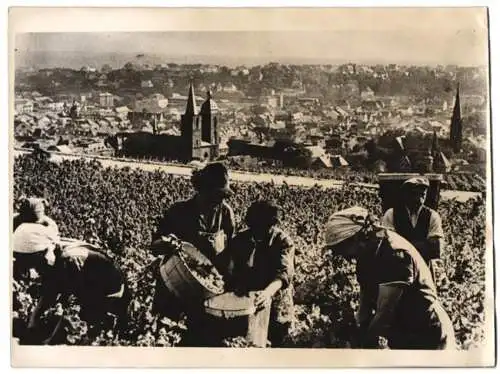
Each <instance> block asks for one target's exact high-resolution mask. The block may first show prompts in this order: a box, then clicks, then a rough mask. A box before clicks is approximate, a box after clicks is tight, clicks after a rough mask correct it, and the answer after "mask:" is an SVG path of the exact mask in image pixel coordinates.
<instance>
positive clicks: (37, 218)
mask: <svg viewBox="0 0 500 374" xmlns="http://www.w3.org/2000/svg"><path fill="white" fill-rule="evenodd" d="M47 206H48V202H47V200H46V199H42V198H37V197H29V198H27V197H21V198H20V199H19V211H18V212H17V213H16V214H14V222H13V226H14V227H13V229H14V230H16V229H17V227H18V226H19V225H20V224H22V223H25V222H26V223H28V222H31V223H40V224H42V225H44V226H51V227H53V228H54V229H55V230H57V224H56V223H55V222H54V220H53V219H51V218H50V217H48V216H47V215H46V214H45V209H46V208H47Z"/></svg>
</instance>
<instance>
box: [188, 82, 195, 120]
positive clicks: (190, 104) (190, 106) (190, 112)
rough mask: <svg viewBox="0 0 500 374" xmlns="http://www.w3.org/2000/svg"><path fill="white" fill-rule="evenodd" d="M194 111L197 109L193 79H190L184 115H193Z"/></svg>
mask: <svg viewBox="0 0 500 374" xmlns="http://www.w3.org/2000/svg"><path fill="white" fill-rule="evenodd" d="M196 111H197V107H196V98H195V96H194V87H193V80H191V81H190V82H189V93H188V98H187V103H186V112H185V115H188V116H194V115H195V114H196Z"/></svg>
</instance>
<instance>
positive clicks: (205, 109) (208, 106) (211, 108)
mask: <svg viewBox="0 0 500 374" xmlns="http://www.w3.org/2000/svg"><path fill="white" fill-rule="evenodd" d="M218 111H219V107H218V106H217V103H216V102H215V101H214V99H212V95H211V93H210V91H209V92H207V99H206V100H205V102H204V103H203V104H201V108H200V114H204V113H216V112H218Z"/></svg>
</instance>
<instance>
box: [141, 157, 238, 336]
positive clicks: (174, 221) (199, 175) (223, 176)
mask: <svg viewBox="0 0 500 374" xmlns="http://www.w3.org/2000/svg"><path fill="white" fill-rule="evenodd" d="M191 182H192V184H193V187H194V189H195V191H196V193H195V195H194V196H193V197H192V198H190V199H188V200H185V201H180V202H177V203H175V204H173V205H172V206H171V207H170V208H169V209H168V210H167V212H166V213H165V215H164V216H163V218H162V219H161V220H160V222H159V224H158V227H157V230H156V232H154V233H153V243H152V245H151V249H152V252H153V254H154V255H157V256H162V257H163V258H164V259H166V258H168V257H169V256H171V254H172V253H173V251H174V250H175V249H176V247H175V245H174V246H172V241H169V240H168V236H171V235H173V236H175V237H177V238H178V239H180V240H182V241H184V242H188V243H191V244H192V245H194V246H195V247H196V248H197V249H198V250H199V251H200V252H202V253H203V254H204V255H205V256H206V257H207V258H208V259H209V260H211V261H212V262H214V263H215V262H217V260H216V258H217V257H218V256H219V255H220V254H221V253H222V251H223V250H224V249H225V248H226V246H227V243H228V241H229V239H231V238H232V237H233V233H234V229H235V221H234V213H233V210H232V208H231V207H230V206H229V204H227V202H226V201H225V200H226V198H228V197H229V196H230V195H231V194H232V190H231V188H230V186H229V173H228V170H227V168H226V167H225V166H224V165H223V164H222V163H210V164H208V165H206V166H204V167H203V168H201V169H198V170H195V171H194V172H193V175H192V178H191ZM156 277H157V280H156V289H155V297H154V301H153V312H154V313H155V314H157V315H162V316H167V317H171V318H177V317H178V316H179V315H180V313H182V312H185V310H184V309H185V308H186V305H185V304H186V302H189V300H179V299H178V298H177V297H176V296H175V295H173V294H172V293H171V292H170V291H169V290H168V289H167V288H166V286H165V284H164V280H163V279H162V278H161V274H160V272H159V271H158V273H157V274H156ZM189 308H191V306H189ZM193 320H195V323H197V322H198V320H200V318H198V317H195V318H194V319H193ZM187 334H188V335H190V336H187V337H185V338H184V341H183V343H184V344H186V345H198V346H203V345H206V344H210V342H205V341H202V338H205V337H202V336H196V328H195V327H193V328H192V329H191V331H189V330H188V332H187ZM191 335H192V336H191Z"/></svg>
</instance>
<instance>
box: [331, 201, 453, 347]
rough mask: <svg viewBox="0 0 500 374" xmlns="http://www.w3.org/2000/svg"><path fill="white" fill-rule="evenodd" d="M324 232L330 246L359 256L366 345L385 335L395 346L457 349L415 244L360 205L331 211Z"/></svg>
mask: <svg viewBox="0 0 500 374" xmlns="http://www.w3.org/2000/svg"><path fill="white" fill-rule="evenodd" d="M325 231H326V232H325V238H326V248H327V249H328V250H331V251H332V252H333V253H334V254H336V255H340V256H343V257H344V258H347V259H355V260H356V268H357V269H356V273H357V279H358V282H359V284H360V307H359V311H358V313H357V320H358V324H359V327H360V332H361V336H362V339H361V341H362V346H363V347H365V348H376V347H378V343H377V340H378V338H379V337H380V336H382V337H385V338H386V339H387V340H388V345H389V347H390V348H391V349H434V350H436V349H454V348H455V335H454V332H453V325H452V323H451V321H450V318H449V317H448V315H447V314H446V312H445V311H444V309H443V307H442V306H441V305H440V303H439V302H438V298H437V292H436V287H435V285H434V282H433V280H432V277H431V273H430V270H429V268H428V267H427V265H426V263H425V261H424V260H423V258H422V256H421V255H420V254H419V253H418V251H417V250H416V249H415V247H414V246H412V245H411V244H410V243H409V242H408V241H407V240H406V239H404V238H403V237H401V236H400V235H398V234H397V233H395V232H393V231H391V230H387V229H385V228H382V227H380V226H378V225H376V224H375V223H374V219H373V218H372V217H371V216H370V215H369V214H368V211H367V210H366V209H364V208H361V207H352V208H349V209H346V210H342V211H339V212H337V213H335V214H333V215H332V216H331V217H330V218H329V220H328V222H327V224H326V230H325Z"/></svg>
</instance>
